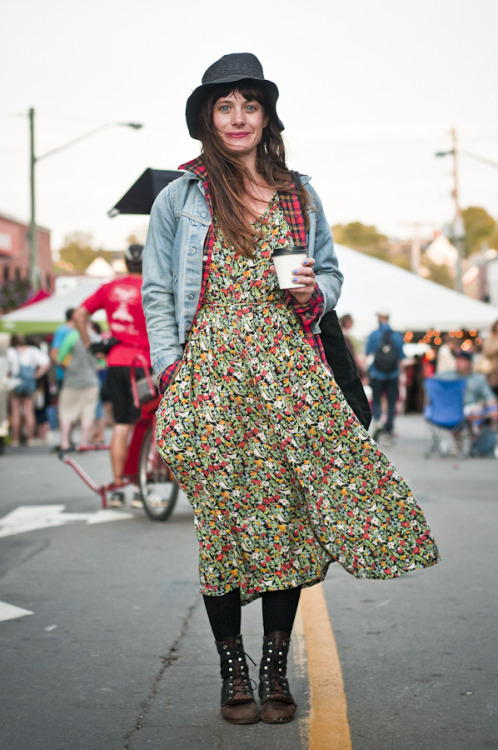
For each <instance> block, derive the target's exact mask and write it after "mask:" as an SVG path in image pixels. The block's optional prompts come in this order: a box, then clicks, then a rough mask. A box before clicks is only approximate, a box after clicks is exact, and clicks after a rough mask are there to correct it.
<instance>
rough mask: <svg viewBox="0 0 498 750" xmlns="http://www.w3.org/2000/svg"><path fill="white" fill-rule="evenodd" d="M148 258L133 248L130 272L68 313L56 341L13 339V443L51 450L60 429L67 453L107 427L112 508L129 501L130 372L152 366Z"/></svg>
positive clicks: (9, 360)
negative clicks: (100, 316)
mask: <svg viewBox="0 0 498 750" xmlns="http://www.w3.org/2000/svg"><path fill="white" fill-rule="evenodd" d="M142 254H143V245H140V244H138V243H136V244H132V245H130V247H129V248H128V249H127V250H126V252H125V254H124V260H125V264H126V267H127V271H128V273H127V274H126V275H125V276H120V277H118V278H116V279H115V280H114V281H111V282H109V283H107V284H103V285H102V286H101V287H100V288H99V289H98V290H97V291H96V292H95V293H94V294H93V295H91V296H90V297H89V298H88V299H86V300H85V301H84V302H83V303H82V305H81V306H80V307H78V308H76V309H75V308H69V309H68V310H66V313H65V321H64V322H63V323H62V324H61V325H60V326H59V327H58V328H57V330H56V331H55V333H54V335H53V337H52V340H51V341H47V340H44V339H41V338H40V337H28V336H26V337H25V336H23V335H21V334H14V335H12V336H11V338H10V346H9V347H8V349H7V352H6V375H7V378H8V384H9V392H8V400H9V432H10V445H11V446H13V447H17V446H19V445H21V444H23V445H25V446H28V447H29V446H32V445H37V444H38V445H40V444H47V445H48V444H49V442H50V441H49V432H50V429H51V428H52V430H55V429H56V428H58V433H59V441H58V444H54V445H53V446H52V447H54V449H56V450H57V451H58V453H59V454H60V455H63V454H65V453H68V452H71V451H74V450H77V449H81V448H87V447H89V446H92V445H95V444H97V443H103V442H104V440H105V434H104V427H105V425H109V426H110V427H111V426H112V436H111V444H110V457H111V466H112V471H113V478H114V485H115V488H116V489H115V491H114V493H113V494H112V496H111V505H113V506H121V505H122V504H123V503H124V493H123V491H122V490H121V489H120V487H121V485H122V484H123V478H122V472H123V465H124V460H125V455H126V450H127V440H128V433H129V430H130V426H131V425H132V423H133V422H134V421H135V420H136V418H137V417H138V414H139V412H138V410H137V408H136V407H135V406H134V403H133V395H132V390H131V382H130V368H131V366H132V365H134V363H135V361H137V368H136V373H137V377H140V375H141V374H143V372H144V368H150V358H149V346H148V340H147V332H146V327H145V319H144V314H143V310H142V302H141V285H142V277H141V272H142ZM101 309H102V310H105V312H106V314H107V323H108V328H109V331H108V332H106V333H105V334H103V333H102V331H101V328H100V326H99V325H98V324H97V323H95V322H94V321H92V320H91V315H92V314H93V313H94V312H96V311H97V310H101ZM75 428H78V430H76V429H75ZM55 434H56V433H55V432H54V435H55ZM76 438H77V439H76ZM133 502H134V503H135V504H137V505H138V503H139V502H140V501H139V500H138V499H137V498H135V500H134V501H133Z"/></svg>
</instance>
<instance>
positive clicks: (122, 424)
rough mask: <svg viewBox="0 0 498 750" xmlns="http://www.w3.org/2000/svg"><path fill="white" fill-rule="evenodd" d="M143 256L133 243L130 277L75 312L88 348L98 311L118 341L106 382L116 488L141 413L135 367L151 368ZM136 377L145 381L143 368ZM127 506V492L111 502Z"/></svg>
mask: <svg viewBox="0 0 498 750" xmlns="http://www.w3.org/2000/svg"><path fill="white" fill-rule="evenodd" d="M142 255H143V245H139V244H133V245H130V247H129V248H128V249H127V250H126V252H125V263H126V268H127V270H128V275H127V276H123V277H121V278H118V279H115V280H114V281H110V282H109V283H107V284H103V285H102V286H101V287H99V289H97V291H96V292H95V293H94V294H92V295H91V297H88V298H87V299H86V300H85V301H84V302H83V303H82V305H81V306H80V307H79V308H78V309H77V310H76V312H75V313H74V322H75V325H76V328H77V329H78V331H79V332H80V335H81V340H82V342H83V344H84V345H85V346H87V347H88V346H90V339H89V337H88V333H87V328H86V324H87V321H88V319H89V317H90V316H91V315H92V314H93V313H95V312H97V310H105V311H106V315H107V322H108V325H109V330H110V333H111V336H112V337H113V338H115V339H116V340H117V343H116V344H114V346H113V347H112V348H111V350H110V352H109V354H108V357H107V366H108V370H107V380H106V390H107V391H108V394H109V400H110V402H111V404H112V408H113V415H114V422H115V426H114V430H113V434H112V440H111V465H112V472H113V479H114V484H115V485H116V487H119V486H120V485H121V484H122V483H123V477H122V475H123V469H124V465H125V460H126V452H127V448H128V436H129V432H130V428H131V425H132V424H133V422H135V421H136V419H138V416H139V414H140V412H139V410H138V409H137V408H136V407H135V405H134V403H133V394H132V390H131V378H130V369H131V365H132V364H133V362H134V360H135V359H136V358H137V356H139V355H141V356H142V357H143V359H144V360H145V363H146V365H147V366H148V367H150V355H149V341H148V339H147V329H146V327H145V317H144V313H143V309H142V293H141V290H142ZM136 374H137V377H140V376H141V375H143V370H141V369H140V368H139V367H137V369H136ZM123 503H124V492H122V491H119V490H116V491H115V492H114V493H113V495H112V497H111V501H110V504H111V505H113V506H114V507H116V506H120V505H123Z"/></svg>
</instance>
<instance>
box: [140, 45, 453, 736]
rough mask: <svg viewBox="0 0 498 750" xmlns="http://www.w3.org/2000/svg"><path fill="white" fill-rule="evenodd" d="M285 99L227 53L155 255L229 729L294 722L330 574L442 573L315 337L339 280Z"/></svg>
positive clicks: (151, 236) (152, 236) (170, 395)
mask: <svg viewBox="0 0 498 750" xmlns="http://www.w3.org/2000/svg"><path fill="white" fill-rule="evenodd" d="M277 99H278V88H277V86H276V84H275V83H273V82H272V81H269V80H267V79H265V77H264V74H263V68H262V66H261V63H260V61H259V60H258V59H257V57H255V56H254V55H252V54H249V53H235V54H228V55H224V56H223V57H222V58H221V59H220V60H217V61H216V62H215V63H213V64H212V65H211V66H210V67H209V68H208V69H207V70H206V72H205V74H204V76H203V78H202V84H201V85H200V86H199V87H197V88H196V89H195V90H194V91H193V93H192V94H191V95H190V97H189V99H188V101H187V107H186V119H187V126H188V129H189V133H190V135H191V136H192V137H193V138H195V139H198V140H200V141H201V144H202V153H201V156H200V157H198V158H197V159H194V160H193V161H191V162H189V163H187V164H183V165H182V167H181V169H183V170H184V171H185V173H184V175H183V176H182V177H180V178H178V179H177V180H175V181H173V182H172V183H171V184H170V185H168V187H166V188H165V189H164V190H163V191H162V192H161V193H160V194H159V196H158V197H157V199H156V201H155V203H154V206H153V208H152V211H151V218H150V224H149V231H148V235H147V241H146V245H145V251H144V284H143V287H142V297H143V304H144V311H145V315H146V320H147V328H148V334H149V341H150V347H151V360H152V364H153V367H154V369H155V371H156V373H157V375H158V376H159V378H160V383H161V389H162V391H163V397H162V400H161V403H160V405H159V408H158V411H157V445H158V449H159V451H160V453H161V454H162V456H163V458H164V460H165V461H166V463H167V464H168V465H169V466H170V467H171V469H172V470H173V472H174V474H175V477H176V479H177V480H178V482H179V484H180V486H181V487H182V489H183V490H184V491H185V492H186V494H187V497H188V499H189V501H190V503H191V504H192V506H193V509H194V513H195V526H196V532H197V536H198V540H199V572H200V581H201V592H202V594H203V599H204V604H205V607H206V611H207V615H208V619H209V623H210V626H211V629H212V632H213V635H214V640H215V644H216V648H217V650H218V653H219V655H220V668H221V676H222V680H223V683H222V694H221V713H222V716H223V718H224V719H225V720H227V721H229V722H232V723H234V724H250V723H254V722H257V721H258V720H261V721H263V722H266V723H284V722H288V721H291V720H292V718H293V717H294V714H295V711H296V704H295V701H294V699H293V697H292V694H291V691H290V687H289V683H288V680H287V676H286V664H287V655H288V650H289V643H290V637H291V632H292V627H293V622H294V616H295V613H296V609H297V605H298V602H299V596H300V591H301V588H302V587H303V586H312V585H314V584H316V583H318V582H319V581H321V580H323V578H324V577H325V574H326V571H327V568H328V566H329V564H330V563H331V562H333V561H338V562H340V563H341V564H342V565H343V566H344V567H345V568H346V569H347V570H348V571H349V572H351V573H353V574H354V575H358V576H360V577H363V576H367V577H374V578H388V577H393V576H397V575H400V574H401V573H402V572H405V571H406V570H408V568H415V567H427V566H429V565H432V564H434V563H435V562H436V561H437V557H438V555H437V551H436V546H435V543H434V540H433V539H432V537H431V535H430V532H429V530H428V527H427V525H426V522H425V519H424V517H423V514H422V511H421V510H420V508H419V507H418V505H417V504H416V502H415V501H414V499H413V497H412V495H411V493H410V491H409V490H408V488H407V487H406V485H405V483H404V481H403V480H402V478H401V477H400V476H399V475H398V474H397V472H396V470H395V469H394V468H392V467H391V466H390V464H389V462H388V461H387V458H386V457H385V456H384V455H383V454H382V453H381V452H380V451H378V449H377V446H375V445H374V444H373V443H372V442H371V441H370V439H369V437H368V434H367V432H366V429H365V428H364V427H363V426H362V424H361V423H360V422H359V421H358V420H357V419H356V417H355V415H354V413H353V411H352V410H351V408H350V407H349V406H348V403H347V401H346V400H345V398H344V396H343V395H342V392H341V391H340V389H339V388H338V387H337V385H336V383H335V380H334V378H333V375H332V373H331V371H330V369H329V368H328V366H327V364H326V362H325V360H324V358H323V357H322V349H321V346H320V340H319V337H317V336H315V334H318V333H319V321H320V319H321V317H322V315H323V314H324V312H326V311H329V310H332V309H333V308H334V307H335V305H336V303H337V300H338V298H339V294H340V290H341V285H342V274H341V272H340V271H339V268H338V262H337V257H336V254H335V251H334V243H333V239H332V235H331V232H330V228H329V223H328V221H327V220H326V218H325V214H324V211H323V208H322V205H321V202H320V198H319V196H318V195H317V193H316V192H315V190H314V189H313V187H312V186H311V184H310V178H309V177H306V176H305V175H299V174H297V173H291V171H290V170H289V168H288V166H287V163H286V156H285V147H284V143H283V139H282V135H281V133H282V131H283V129H284V126H283V123H282V121H281V120H280V118H279V117H278V114H277V109H276V103H277ZM295 246H298V247H302V248H306V250H307V254H306V255H305V258H306V259H305V260H303V261H302V262H300V263H299V262H296V265H295V268H294V273H293V276H292V278H293V279H294V280H296V281H297V282H298V283H299V284H300V286H299V287H295V288H292V289H287V290H286V289H280V287H279V284H278V281H277V276H276V274H275V269H274V266H273V263H272V254H273V253H274V252H275V251H276V250H279V249H280V248H282V247H295ZM388 476H389V479H388V480H387V477H388ZM384 478H386V483H384ZM374 493H375V508H376V509H374V506H373V505H372V502H371V499H372V497H373V495H374ZM363 497H365V498H368V503H365V502H364V500H363V499H362V498H363ZM395 498H398V499H395ZM401 498H402V500H403V507H404V508H405V509H406V507H407V506H409V508H410V512H409V513H408V512H407V513H406V515H405V516H404V517H405V518H406V519H409V520H407V522H406V524H403V525H402V526H401V525H399V524H397V525H396V529H392V532H391V531H389V533H392V535H393V540H394V541H393V544H392V549H389V551H387V547H386V545H385V544H384V543H383V542H382V543H380V538H379V533H378V531H377V529H379V528H381V527H384V525H386V524H387V525H389V524H390V523H391V521H390V520H389V519H390V518H391V517H395V516H396V513H395V512H394V513H393V509H394V508H396V506H397V503H398V502H399V499H401ZM384 499H385V500H386V501H387V504H384ZM367 505H368V508H367ZM377 524H378V525H377ZM377 542H379V543H378V544H377ZM390 546H391V545H390ZM398 550H402V555H401V556H400V555H399V554H398ZM415 550H416V553H415ZM255 599H261V601H262V614H263V654H262V659H261V663H260V669H259V686H258V693H259V699H260V709H259V710H258V706H257V704H256V701H255V698H254V693H253V690H252V687H251V681H250V678H249V671H248V665H247V661H246V657H245V654H244V647H243V641H242V635H241V605H242V604H244V605H245V604H247V603H249V602H251V601H252V600H255Z"/></svg>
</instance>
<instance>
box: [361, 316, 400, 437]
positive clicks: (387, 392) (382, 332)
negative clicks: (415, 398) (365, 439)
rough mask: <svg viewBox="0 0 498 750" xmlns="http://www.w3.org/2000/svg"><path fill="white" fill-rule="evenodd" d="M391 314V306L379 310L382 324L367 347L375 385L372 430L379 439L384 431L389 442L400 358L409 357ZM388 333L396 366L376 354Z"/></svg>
mask: <svg viewBox="0 0 498 750" xmlns="http://www.w3.org/2000/svg"><path fill="white" fill-rule="evenodd" d="M389 317H390V312H389V310H388V309H387V308H382V309H380V310H379V311H378V312H377V320H378V323H379V325H378V328H376V329H375V331H372V333H371V334H370V335H369V336H368V338H367V343H366V347H365V352H366V355H367V363H368V376H369V379H370V387H371V389H372V417H373V419H372V424H371V427H370V431H371V433H372V435H373V438H374V440H377V439H378V438H379V436H380V435H381V434H382V435H383V439H384V442H385V443H386V444H387V443H389V442H390V441H391V440H392V437H393V430H394V418H395V414H396V402H397V400H398V393H399V374H400V362H401V361H402V360H403V359H405V353H404V350H403V336H402V335H401V333H398V332H397V331H393V330H392V328H391V326H390V325H389ZM386 337H388V346H392V350H393V357H392V367H391V368H390V369H384V368H382V369H381V365H380V364H378V363H377V362H376V354H377V352H378V351H379V347H380V346H381V345H382V344H383V342H384V341H386ZM383 398H385V400H386V405H387V414H386V417H385V420H384V421H383V420H382V413H383V408H382V406H383V403H382V400H383Z"/></svg>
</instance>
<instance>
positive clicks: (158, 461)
mask: <svg viewBox="0 0 498 750" xmlns="http://www.w3.org/2000/svg"><path fill="white" fill-rule="evenodd" d="M136 361H140V357H137V358H136ZM141 364H142V363H141ZM135 367H136V365H135V362H133V364H132V367H131V383H132V392H133V397H134V402H135V405H136V406H137V408H140V416H139V418H138V419H137V421H136V422H135V423H134V424H133V426H132V431H131V436H130V440H129V443H128V451H127V455H126V460H125V466H124V471H123V484H121V485H119V487H117V486H116V485H115V484H114V483H112V482H111V483H109V484H103V485H97V484H96V483H95V482H94V481H93V479H92V478H91V477H90V476H89V475H88V474H87V473H86V472H85V471H84V469H83V468H82V467H81V466H80V464H79V463H78V462H77V461H75V460H74V459H73V458H71V457H70V456H68V455H67V454H66V453H59V458H60V459H61V461H63V463H65V464H67V465H68V466H70V467H71V468H72V469H73V470H74V471H75V472H76V474H78V476H79V477H80V478H81V479H82V480H83V481H84V482H85V484H86V485H87V486H88V487H90V489H91V490H93V491H94V492H95V493H97V494H98V495H99V496H100V499H101V503H102V508H103V509H106V508H107V493H108V492H112V491H113V490H117V489H121V488H122V487H123V486H126V485H130V484H135V485H137V486H138V488H139V492H140V497H141V500H142V502H143V507H144V510H145V513H146V514H147V516H148V517H149V518H150V519H151V520H152V521H166V520H167V519H168V518H169V517H170V516H171V514H172V512H173V509H174V507H175V505H176V501H177V499H178V492H179V487H178V483H177V481H176V480H175V478H174V476H173V474H172V472H171V470H170V468H169V467H168V466H167V465H166V464H165V463H164V461H163V460H162V458H161V456H160V455H159V453H158V451H157V446H156V441H155V434H156V416H155V413H156V409H157V407H158V405H159V402H160V400H161V398H160V396H159V394H158V392H157V389H156V387H155V385H154V382H153V380H152V377H151V375H150V372H149V370H148V368H147V366H145V367H144V372H145V377H144V378H141V379H140V380H137V379H136V376H135ZM95 450H109V446H108V445H89V446H83V447H81V448H79V449H78V452H80V453H84V452H88V451H95Z"/></svg>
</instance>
